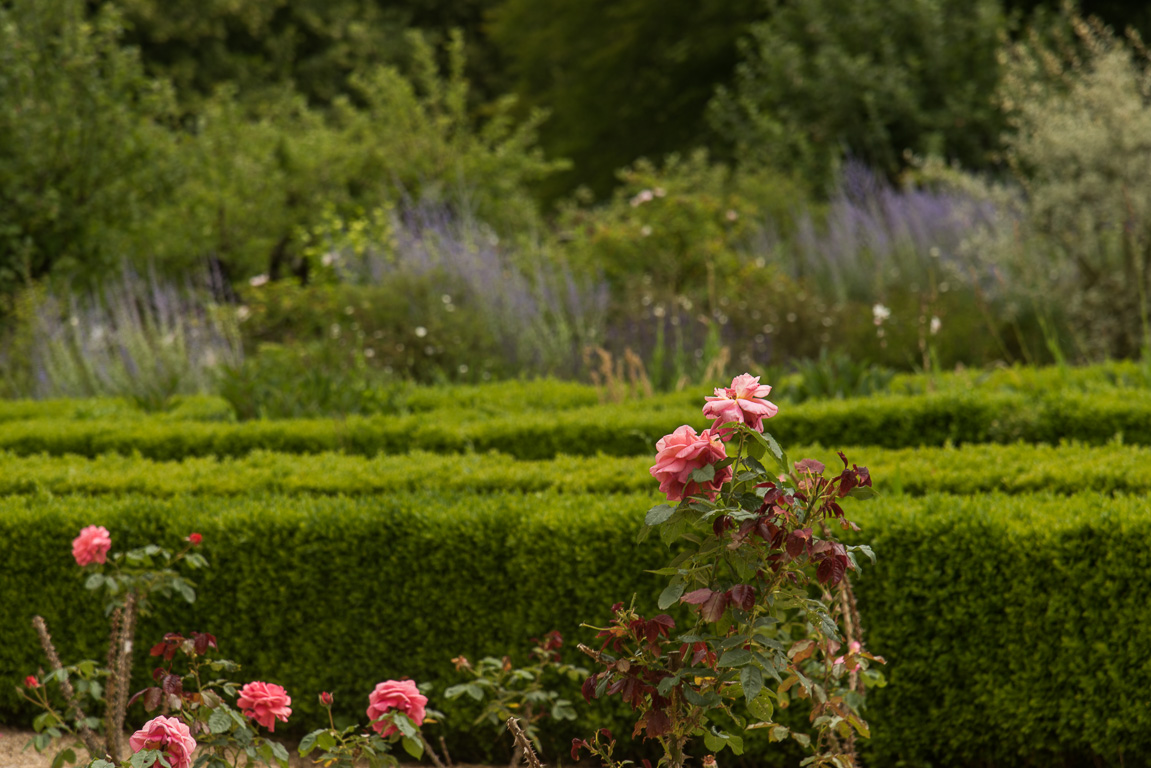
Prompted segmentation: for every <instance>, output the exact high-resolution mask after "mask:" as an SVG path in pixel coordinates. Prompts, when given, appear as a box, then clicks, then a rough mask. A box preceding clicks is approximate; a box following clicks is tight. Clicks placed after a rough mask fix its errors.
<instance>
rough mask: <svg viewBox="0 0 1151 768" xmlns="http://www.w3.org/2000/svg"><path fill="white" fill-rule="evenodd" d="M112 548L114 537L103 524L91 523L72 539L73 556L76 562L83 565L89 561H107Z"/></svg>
mask: <svg viewBox="0 0 1151 768" xmlns="http://www.w3.org/2000/svg"><path fill="white" fill-rule="evenodd" d="M111 548H112V537H111V536H109V535H108V529H107V528H105V527H104V526H102V525H89V526H88V527H87V528H85V529H83V530H82V531H80V535H79V536H77V537H76V538H74V539H72V557H74V558H76V564H77V565H79V566H81V567H83V566H85V565H88V563H101V564H103V563H104V562H106V561H107V559H108V550H109V549H111Z"/></svg>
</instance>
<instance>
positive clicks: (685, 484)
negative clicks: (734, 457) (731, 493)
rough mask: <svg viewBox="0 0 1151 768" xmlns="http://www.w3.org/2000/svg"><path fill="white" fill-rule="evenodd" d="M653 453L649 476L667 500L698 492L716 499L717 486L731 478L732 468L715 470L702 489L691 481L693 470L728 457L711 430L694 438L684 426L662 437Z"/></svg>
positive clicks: (678, 498) (675, 499) (720, 442)
mask: <svg viewBox="0 0 1151 768" xmlns="http://www.w3.org/2000/svg"><path fill="white" fill-rule="evenodd" d="M655 450H656V457H655V466H653V467H652V468H651V470H650V471H651V476H652V477H654V478H655V479H656V480H659V489H660V490H661V491H663V492H664V493H666V494H667V500H668V501H679V500H680V499H683V498H684V497H686V496H692V495H694V494H699V493H706V494H708V495H709V496H710V497H711V498H715V492H716V491H718V490H719V489H720V486H722V485H723V484H724V483H725V482H727V481H728V480H730V479H731V467H724V468H723V469H721V470H719V471H717V472H716V473H715V477H714V478H713V479H712V480H711V481H709V482H706V483H704V484H703V485H702V486H701V485H700V484H699V483H697V482H695V481H694V480H692V479H691V473H692V472H693V471H695V470H697V469H700V468H701V467H705V466H707V465H708V464H715V463H716V462H717V461H721V460H723V459H725V458H727V450H726V449H725V448H724V447H723V441H721V440H720V439H719V436H718V435H716V434H714V433H713V432H712V431H711V430H710V429H705V430H704V431H703V432H700V433H699V434H698V435H697V434H696V433H695V430H694V429H692V428H691V427H689V426H688V425H687V424H684V425H683V426H682V427H680V428H679V429H677V430H676V431H675V432H672V433H671V434H670V435H666V436H665V437H661V438H660V440H659V442H658V443H656V444H655Z"/></svg>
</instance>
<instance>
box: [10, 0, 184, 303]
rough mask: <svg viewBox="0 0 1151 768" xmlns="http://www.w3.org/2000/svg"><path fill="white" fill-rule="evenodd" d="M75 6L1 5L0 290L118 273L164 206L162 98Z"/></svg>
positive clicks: (101, 27) (57, 1)
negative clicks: (149, 218)
mask: <svg viewBox="0 0 1151 768" xmlns="http://www.w3.org/2000/svg"><path fill="white" fill-rule="evenodd" d="M122 29H123V27H122V24H121V19H120V16H119V14H118V13H116V11H115V10H114V9H113V8H111V7H105V8H102V9H101V10H100V11H99V12H97V13H96V14H95V15H94V16H91V17H89V16H88V15H87V12H86V9H85V7H84V2H83V1H82V0H15V2H11V3H3V4H0V290H7V289H10V288H11V287H13V286H14V285H16V284H19V283H23V282H25V281H27V280H31V279H35V278H40V277H43V276H44V275H47V274H48V273H49V272H51V271H53V270H64V271H67V272H68V273H69V274H70V275H73V276H76V277H91V276H94V275H96V274H99V273H100V272H103V271H105V270H106V269H108V268H109V266H111V265H113V264H116V263H118V261H119V259H120V257H121V253H120V251H121V250H122V249H123V248H124V247H125V244H126V242H127V241H128V240H129V239H130V237H131V232H132V230H133V229H134V227H135V226H136V224H137V223H138V222H139V220H140V218H141V215H142V210H143V208H144V207H146V205H147V204H149V202H150V201H152V200H154V199H156V198H157V197H159V196H162V195H164V194H165V188H166V185H167V180H166V179H165V177H164V173H163V167H164V164H163V162H162V158H163V157H164V155H165V154H166V153H167V151H168V150H169V148H170V146H171V144H172V136H171V133H170V131H169V130H168V128H167V127H165V125H164V121H165V119H166V118H167V117H168V116H169V115H170V107H171V104H172V98H171V93H170V91H169V89H167V88H166V87H165V86H163V85H162V84H160V83H158V82H155V81H153V80H151V79H149V78H148V77H146V76H145V74H144V69H143V67H142V66H141V64H140V60H139V57H138V56H137V53H136V51H135V50H133V49H131V48H127V47H124V46H123V45H122V44H121V40H120V37H121V32H122Z"/></svg>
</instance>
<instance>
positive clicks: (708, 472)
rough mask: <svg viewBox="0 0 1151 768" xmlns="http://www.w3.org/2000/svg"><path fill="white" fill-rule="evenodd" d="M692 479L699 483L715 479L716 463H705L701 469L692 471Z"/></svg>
mask: <svg viewBox="0 0 1151 768" xmlns="http://www.w3.org/2000/svg"><path fill="white" fill-rule="evenodd" d="M691 479H692V480H694V481H696V482H697V483H710V482H711V481H712V480H714V479H715V465H714V464H704V465H703V466H702V467H700V468H699V469H693V470H692V471H691Z"/></svg>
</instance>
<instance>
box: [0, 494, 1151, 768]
mask: <svg viewBox="0 0 1151 768" xmlns="http://www.w3.org/2000/svg"><path fill="white" fill-rule="evenodd" d="M649 503H650V497H648V496H646V495H620V496H607V495H597V496H594V497H593V496H586V495H580V494H566V495H564V494H495V495H488V496H471V497H466V496H465V497H460V496H456V497H454V498H453V497H444V496H442V495H438V494H434V493H419V494H387V495H380V496H371V497H364V498H360V499H351V498H317V497H274V496H271V497H265V498H260V499H240V500H236V499H231V500H227V499H215V498H199V499H182V500H160V499H155V498H150V497H140V496H124V497H120V498H115V499H111V498H109V499H87V498H82V497H52V496H47V495H42V496H36V497H30V496H24V497H8V498H5V499H3V500H0V540H2V541H4V542H5V554H6V563H5V569H4V578H3V579H2V580H0V669H2V670H3V671H4V677H5V678H6V679H8V680H9V681H10V682H18V681H19V679H20V678H21V677H22V676H23V675H25V674H27V673H29V672H31V671H33V670H34V669H35V668H36V666H37V665H38V664H40V663H41V662H40V661H39V658H38V655H37V649H36V647H35V640H34V637H33V634H32V631H31V629H30V627H29V623H28V622H29V620H30V618H31V616H32V615H33V613H36V612H40V613H42V614H44V615H45V617H46V618H47V620H48V622H49V625H50V627H51V628H53V630H54V631H55V635H56V637H57V639H58V641H59V643H60V645H61V651H62V653H63V654H64V656H65V657H66V658H69V659H76V658H78V657H83V656H88V657H93V658H98V657H99V656H100V655H101V654H102V648H101V646H102V636H103V632H102V629H101V627H102V623H101V617H100V611H99V607H98V606H97V605H95V603H94V601H92V600H87V601H85V600H84V599H83V597H84V595H83V594H82V589H81V588H80V582H81V577H80V575H79V574H78V573H77V569H76V567H75V565H74V564H72V562H71V558H70V550H69V542H70V540H71V538H72V537H73V536H74V535H75V533H76V531H77V530H78V529H79V528H80V527H81V526H82V525H86V524H91V523H100V524H103V525H106V526H107V527H108V528H109V529H110V530H111V532H112V536H113V540H114V542H115V544H116V546H121V545H123V546H134V545H138V544H141V543H143V542H146V541H150V540H159V541H173V540H176V539H178V538H180V537H183V536H185V535H186V534H187V533H188V532H189V531H190V530H197V531H199V532H201V533H203V534H204V542H205V543H204V549H203V551H204V554H205V555H206V556H207V557H208V558H209V560H210V561H211V563H212V567H211V568H210V569H209V570H208V571H206V572H205V573H204V574H203V576H202V579H201V582H200V585H199V590H200V600H199V601H198V602H197V603H196V605H195V606H194V607H193V608H192V609H190V610H189V609H186V608H184V607H183V606H182V605H176V604H171V605H169V604H161V605H159V606H158V610H157V612H156V614H155V615H154V616H153V617H150V618H148V619H147V620H145V621H144V622H143V624H142V625H141V630H140V643H139V645H140V646H141V647H147V644H148V643H149V642H151V640H150V638H154V637H157V636H158V635H159V633H162V632H164V631H170V630H180V631H190V630H197V629H198V630H201V631H210V632H213V633H214V634H215V635H217V637H219V639H220V643H221V649H222V651H223V652H224V653H225V654H226V655H228V656H229V657H232V658H235V659H237V660H239V661H241V662H242V663H243V664H244V665H245V668H244V673H243V674H244V675H245V676H246V677H250V678H252V679H264V680H269V681H272V682H278V683H281V684H283V685H285V686H286V687H287V688H288V689H289V691H290V692H291V693H292V695H293V708H296V707H297V705H298V709H299V712H300V715H299V721H300V722H306V721H309V717H311V719H314V716H315V714H316V713H315V711H314V710H315V704H314V698H315V697H314V694H315V693H316V692H318V691H320V690H332V691H334V692H335V694H336V700H337V701H338V702H341V705H342V706H343V707H344V711H345V712H346V713H347V714H349V715H351V716H357V715H362V712H361V710H362V708H363V704H364V701H363V700H364V698H365V696H366V692H367V691H368V690H369V689H370V687H371V685H372V684H373V683H374V682H376V681H378V680H380V679H383V678H385V677H394V676H398V675H410V676H412V677H415V678H416V679H418V680H421V681H423V680H429V681H434V682H436V683H437V685H438V686H440V687H439V688H438V690H440V691H442V690H443V687H442V686H443V685H445V684H449V683H451V682H456V681H458V679H457V678H456V677H455V676H454V673H453V672H452V671H451V667H450V664H449V663H448V660H449V659H450V658H452V657H453V656H456V655H458V654H460V653H463V654H465V655H468V656H474V655H480V654H488V653H494V654H503V653H505V652H507V651H508V650H509V649H511V648H518V647H523V644H524V641H525V638H529V637H532V636H539V633H540V632H544V631H547V630H549V629H552V628H557V629H560V630H561V631H562V632H563V633H564V635H565V637H567V638H568V641H569V644H571V643H574V642H575V641H577V640H583V641H588V640H589V639H590V637H591V631H590V630H586V629H580V628H579V623H580V621H589V622H593V623H594V622H602V621H604V619H605V617H606V614H607V606H608V605H609V604H610V603H611V602H612V601H614V600H617V599H627V598H628V597H629V596H630V595H631V594H632V593H633V592H637V593H638V594H639V596H640V601H639V605H641V606H642V607H644V608H645V609H647V608H650V607H651V603H652V601H653V599H654V595H655V594H656V592H657V591H658V586H659V580H658V579H657V578H656V577H653V576H650V575H647V574H644V573H643V572H642V570H643V569H644V568H650V567H652V566H654V565H655V564H656V563H659V562H661V561H662V559H663V553H662V551H661V548H660V546H659V545H658V544H655V543H652V542H650V541H649V542H647V543H645V544H644V545H641V546H640V547H638V548H637V547H636V546H635V545H634V544H633V541H634V533H635V531H636V528H637V526H638V524H639V521H640V520H641V519H642V516H643V513H644V510H645V509H646V508H647V506H648V504H649ZM852 514H853V516H854V517H855V518H856V519H857V520H859V521H860V522H861V524H862V525H863V534H862V536H864V537H865V538H866V539H867V540H868V541H869V542H870V543H872V544H873V546H874V548H875V551H876V553H877V555H878V557H879V563H878V565H877V566H874V567H869V568H868V570H865V572H864V573H863V574H862V576H861V577H859V578H857V580H856V586H857V591H858V594H859V596H860V600H861V605H862V610H863V615H864V617H865V622H866V626H867V629H868V644H869V646H870V647H871V648H872V649H873V650H874V651H876V652H878V653H882V654H883V655H885V656H886V657H887V658H888V660H889V667H888V674H889V678H890V684H889V685H888V687H886V688H884V689H880V690H875V691H873V692H872V698H871V700H870V707H871V711H870V720H871V721H872V725H873V729H874V733H875V737H874V740H873V743H872V744H871V746H870V747H869V748H868V749H869V751H870V753H871V755H870V757H869V761H870V762H871V764H876V765H895V764H897V763H898V761H903V762H902V764H903V765H907V766H922V765H927V764H931V765H934V766H959V765H968V766H969V765H976V764H978V765H991V764H1000V765H1008V764H1022V763H1026V764H1045V763H1049V762H1055V761H1059V762H1060V763H1061V764H1063V763H1064V762H1066V763H1067V764H1071V763H1072V762H1074V761H1076V760H1079V759H1086V758H1087V757H1088V756H1090V755H1098V756H1100V758H1101V760H1102V761H1106V762H1116V763H1117V762H1118V755H1119V754H1120V752H1121V753H1122V755H1123V758H1122V759H1123V760H1124V761H1125V764H1127V765H1137V764H1147V763H1148V761H1151V579H1148V578H1147V573H1148V571H1149V568H1151V550H1149V549H1148V547H1147V546H1146V541H1147V540H1148V537H1149V536H1151V516H1149V515H1148V514H1147V509H1146V502H1145V500H1144V499H1142V498H1138V497H1117V498H1112V497H1105V496H1100V495H1093V494H1080V495H1076V496H1072V497H1055V496H1051V495H1025V496H1018V497H1010V496H1002V495H991V496H972V497H966V498H961V497H954V496H942V495H931V496H927V497H924V498H918V499H913V498H908V497H902V498H887V499H882V500H879V501H877V502H873V503H872V504H870V505H856V506H855V507H854V509H853V510H852ZM142 666H146V665H142ZM142 671H146V670H142ZM581 707H582V705H581ZM0 709H2V710H3V712H4V717H5V719H6V721H8V722H13V721H14V720H12V719H10V718H12V717H26V716H27V712H21V711H19V708H18V707H17V706H16V699H15V696H14V693H13V691H12V687H11V686H10V685H3V686H0ZM585 711H586V709H585ZM134 716H136V717H138V716H139V713H137V714H136V715H134ZM466 722H470V721H469V720H467V719H458V720H456V721H454V722H453V723H452V729H453V731H455V732H458V733H466V732H468V726H466V725H464V723H466ZM576 733H580V731H578V730H577V731H576ZM490 738H491V736H490V735H488V734H486V733H483V734H478V735H476V736H475V739H477V741H476V742H475V743H478V740H487V739H490ZM569 738H570V735H569ZM465 754H466V751H465V752H460V753H457V754H456V756H457V758H463V757H464V756H465ZM765 762H766V761H765Z"/></svg>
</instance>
